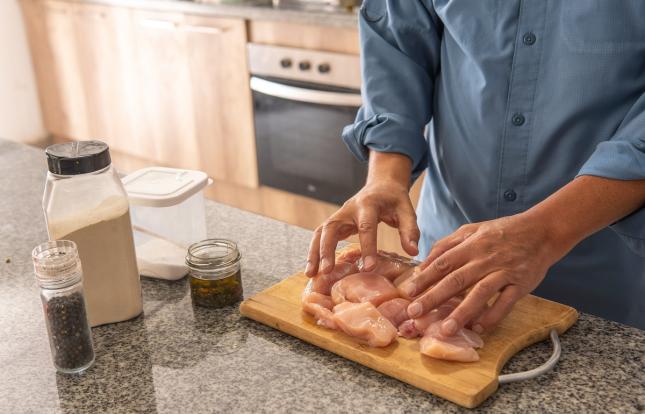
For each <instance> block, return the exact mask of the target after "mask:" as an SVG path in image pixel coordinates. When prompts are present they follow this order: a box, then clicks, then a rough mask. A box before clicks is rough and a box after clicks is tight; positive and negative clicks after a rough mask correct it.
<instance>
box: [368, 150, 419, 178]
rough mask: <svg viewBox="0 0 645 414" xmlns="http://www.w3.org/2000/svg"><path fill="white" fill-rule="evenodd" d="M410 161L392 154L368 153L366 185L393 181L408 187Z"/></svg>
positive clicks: (399, 155) (400, 155) (402, 156)
mask: <svg viewBox="0 0 645 414" xmlns="http://www.w3.org/2000/svg"><path fill="white" fill-rule="evenodd" d="M411 174H412V160H410V158H408V157H407V156H405V155H402V154H398V153H393V152H378V151H370V158H369V170H368V174H367V184H370V183H378V182H383V181H394V182H396V183H397V184H401V185H403V186H406V187H407V186H409V185H410V178H411Z"/></svg>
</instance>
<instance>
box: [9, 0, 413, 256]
mask: <svg viewBox="0 0 645 414" xmlns="http://www.w3.org/2000/svg"><path fill="white" fill-rule="evenodd" d="M360 2H361V0H273V1H271V0H251V1H248V0H247V1H242V0H237V1H236V0H220V1H216V0H200V1H186V0H2V1H1V2H0V50H2V51H3V52H2V53H1V54H0V91H2V93H0V137H2V138H7V139H11V140H15V141H20V142H24V143H29V144H32V145H37V146H43V147H44V146H45V145H47V144H49V143H52V142H62V141H66V140H83V139H100V140H103V141H105V142H107V143H108V144H109V145H110V147H111V152H112V154H113V162H114V164H115V166H116V167H117V169H118V170H119V171H120V172H123V173H127V172H129V171H133V170H135V169H138V168H142V167H145V166H150V165H162V166H170V167H180V168H189V169H198V170H203V171H205V172H206V173H207V174H208V175H209V176H210V177H212V178H213V180H214V184H213V185H211V186H210V187H208V189H207V191H206V195H207V197H209V198H211V199H213V200H215V201H217V202H221V203H224V204H228V205H232V206H235V207H238V208H241V209H244V210H248V211H252V212H255V213H258V214H262V215H265V216H269V217H272V218H275V219H277V220H280V221H283V222H286V223H290V224H295V225H298V226H301V227H305V228H308V229H314V228H315V227H316V226H318V225H319V224H320V223H321V222H322V221H323V220H324V219H325V218H327V217H328V216H329V215H331V214H332V213H333V212H334V211H336V209H337V208H338V206H339V205H340V204H342V202H343V201H345V200H346V199H347V198H349V197H350V196H351V195H352V194H353V193H354V192H355V191H356V190H358V188H360V186H361V185H362V183H363V181H364V178H365V173H366V166H365V165H363V164H360V163H358V162H357V161H356V160H354V158H353V157H352V156H351V155H350V154H349V152H348V151H347V150H346V149H345V147H344V144H343V143H342V140H341V139H340V132H341V130H342V128H343V126H345V125H347V124H349V123H351V122H352V120H353V118H354V116H355V114H356V110H357V109H358V107H359V106H360V102H361V100H360V83H361V80H360V60H359V41H358V30H357V13H358V9H359V7H360ZM43 162H45V160H44V157H43ZM420 181H421V180H418V182H417V183H416V184H415V186H414V187H413V188H412V195H413V202H415V203H416V200H417V197H418V190H419V186H420ZM379 237H380V240H379V244H380V247H381V248H384V249H387V250H392V251H399V252H401V249H400V245H399V243H398V234H397V232H396V231H395V230H392V229H388V230H385V231H381V232H380V236H379Z"/></svg>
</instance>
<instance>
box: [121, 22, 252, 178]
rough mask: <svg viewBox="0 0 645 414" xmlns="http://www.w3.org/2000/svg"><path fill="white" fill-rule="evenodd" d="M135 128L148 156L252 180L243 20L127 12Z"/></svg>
mask: <svg viewBox="0 0 645 414" xmlns="http://www.w3.org/2000/svg"><path fill="white" fill-rule="evenodd" d="M133 18H134V25H135V29H134V30H135V32H136V36H135V39H136V48H137V52H136V54H137V59H138V60H137V62H138V71H139V72H138V73H139V88H140V95H141V99H142V103H141V111H142V118H141V122H142V127H141V134H144V135H145V139H146V140H148V141H150V142H154V147H153V148H154V150H153V151H154V157H155V160H157V161H158V162H161V163H163V164H166V165H172V166H178V167H184V168H195V169H201V170H203V171H205V172H207V173H208V174H209V175H210V176H211V177H213V178H215V179H219V180H225V181H230V182H233V183H237V184H241V185H245V186H252V187H254V186H257V167H256V158H255V138H254V133H253V131H254V130H253V119H252V104H251V95H250V89H249V84H248V69H247V62H246V30H245V23H244V21H243V20H238V19H221V18H212V17H200V16H192V15H184V14H175V13H168V12H163V13H162V12H148V11H136V12H134V14H133Z"/></svg>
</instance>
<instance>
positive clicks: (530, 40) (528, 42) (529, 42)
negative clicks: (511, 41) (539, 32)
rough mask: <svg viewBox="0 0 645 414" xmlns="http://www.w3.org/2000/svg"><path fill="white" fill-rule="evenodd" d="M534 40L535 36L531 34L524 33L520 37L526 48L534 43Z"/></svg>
mask: <svg viewBox="0 0 645 414" xmlns="http://www.w3.org/2000/svg"><path fill="white" fill-rule="evenodd" d="M535 40H536V38H535V35H534V34H533V33H532V32H527V33H524V36H522V42H524V44H525V45H527V46H531V45H532V44H533V43H535Z"/></svg>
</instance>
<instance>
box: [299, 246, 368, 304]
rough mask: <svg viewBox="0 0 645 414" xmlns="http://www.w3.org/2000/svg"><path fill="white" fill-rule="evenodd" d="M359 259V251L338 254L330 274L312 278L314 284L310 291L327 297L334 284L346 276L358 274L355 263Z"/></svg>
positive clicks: (320, 274)
mask: <svg viewBox="0 0 645 414" xmlns="http://www.w3.org/2000/svg"><path fill="white" fill-rule="evenodd" d="M360 258H361V251H360V250H358V249H353V250H347V251H345V252H343V253H341V254H339V255H338V257H337V258H336V264H335V265H334V269H333V270H332V271H331V272H329V273H327V274H322V273H319V274H317V275H316V276H313V277H312V279H313V281H314V282H313V286H312V288H311V290H312V291H313V292H318V293H322V294H323V295H329V294H330V292H331V287H332V286H333V285H334V283H336V282H337V281H339V280H340V279H342V278H344V277H345V276H347V275H351V274H353V273H358V272H359V270H358V264H357V261H358V259H360Z"/></svg>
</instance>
